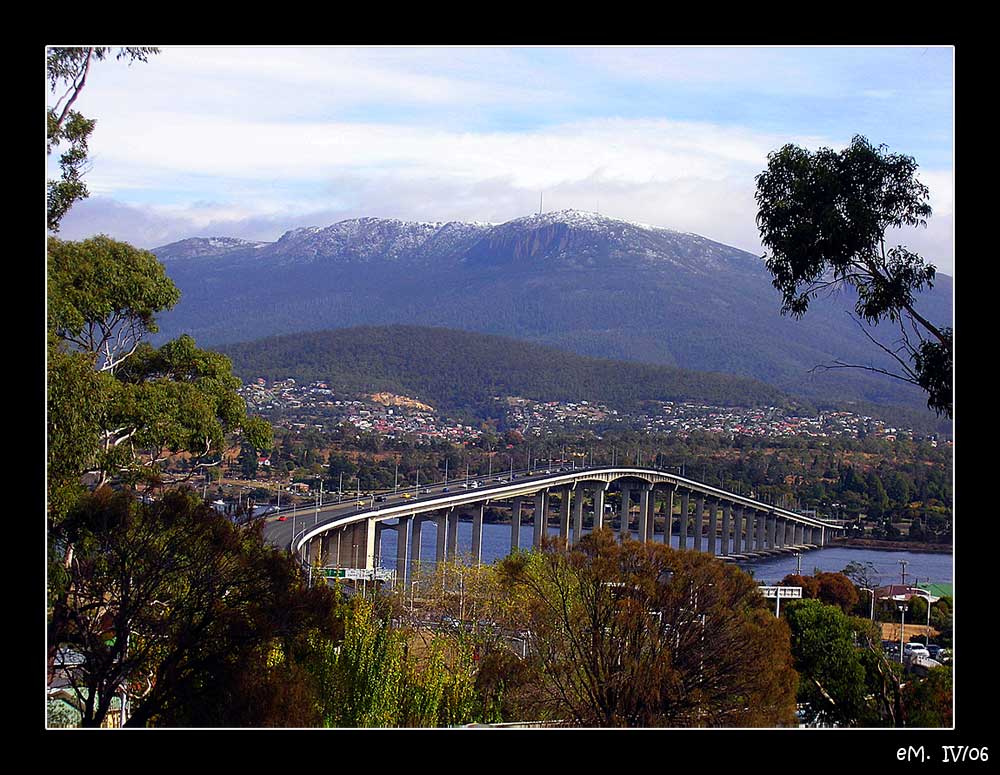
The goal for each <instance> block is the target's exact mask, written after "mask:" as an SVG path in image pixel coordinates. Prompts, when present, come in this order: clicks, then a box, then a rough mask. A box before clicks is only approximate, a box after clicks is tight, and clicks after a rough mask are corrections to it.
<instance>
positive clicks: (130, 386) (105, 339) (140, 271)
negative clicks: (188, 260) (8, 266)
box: [47, 235, 271, 484]
mask: <svg viewBox="0 0 1000 775" xmlns="http://www.w3.org/2000/svg"><path fill="white" fill-rule="evenodd" d="M179 298H180V294H179V292H178V291H177V288H176V287H175V286H174V284H173V282H172V281H171V280H170V279H169V278H168V277H167V276H166V273H165V271H164V268H163V265H162V264H160V263H159V262H158V261H157V260H156V257H155V256H154V255H153V254H152V253H149V252H148V251H144V250H139V249H137V248H134V247H132V246H131V245H129V244H127V243H123V242H118V241H115V240H112V239H110V238H109V237H106V236H103V235H102V236H99V237H95V238H93V239H89V240H83V241H81V242H66V241H63V240H59V239H56V238H54V237H51V238H49V242H48V310H47V317H48V329H49V359H50V364H51V365H50V374H49V376H50V382H53V383H55V384H58V383H59V381H60V380H63V379H69V378H70V377H69V375H70V374H74V375H75V376H74V377H73V379H74V384H75V385H78V386H81V387H85V388H86V392H87V394H88V396H89V397H90V399H91V401H90V402H89V403H88V406H87V407H86V409H85V410H84V409H83V408H82V407H81V405H80V398H79V397H77V396H75V395H74V394H73V392H72V391H67V392H63V391H52V390H50V394H49V412H50V415H51V416H52V417H54V418H56V419H63V418H65V417H67V416H69V415H72V414H73V413H74V412H76V413H77V415H79V414H80V413H81V412H84V411H85V412H86V413H87V414H88V416H89V421H90V422H91V423H96V425H97V426H99V430H98V432H97V436H98V443H97V445H96V448H95V449H93V450H92V451H91V453H92V454H91V455H90V457H89V459H87V460H84V458H86V455H82V454H81V455H75V456H74V459H78V462H80V463H84V464H85V468H84V469H82V470H80V471H78V472H77V475H79V473H82V472H83V470H89V471H91V472H92V473H94V474H95V475H96V476H97V478H98V484H102V483H106V482H109V481H112V480H114V479H118V478H122V477H125V478H131V479H132V480H135V479H136V478H137V477H142V476H146V477H149V476H152V477H153V478H154V479H155V478H157V476H158V474H157V472H156V470H155V467H156V465H157V464H158V463H160V462H161V461H162V460H163V459H165V457H167V456H168V455H171V454H177V453H178V452H189V453H191V454H192V460H191V466H190V468H189V474H188V478H190V476H193V475H194V474H195V473H197V472H199V471H200V470H201V469H202V468H203V467H205V466H208V465H218V462H219V454H220V453H221V451H222V448H223V445H224V438H225V436H226V434H229V433H233V432H236V431H242V433H243V437H244V439H245V441H246V443H247V445H248V446H252V447H254V448H256V449H257V450H262V449H266V448H268V447H269V446H270V444H271V434H270V428H269V426H268V425H267V424H266V423H264V422H263V421H261V420H259V419H256V418H248V417H247V416H246V404H245V402H244V401H243V399H242V398H240V396H239V395H238V393H237V392H236V391H237V389H238V388H239V386H240V381H239V379H237V378H236V377H234V376H233V375H232V374H231V364H230V361H229V360H228V359H227V358H226V357H224V356H222V355H219V354H217V353H212V352H209V351H205V350H200V349H198V348H197V347H195V344H194V340H193V339H191V338H190V337H189V336H181V337H180V338H178V339H177V340H174V341H173V342H168V343H167V344H165V345H163V346H162V347H160V348H159V349H157V348H154V347H152V346H151V345H149V344H148V343H147V342H145V341H144V337H145V336H147V335H148V334H150V333H155V332H156V331H157V330H158V329H157V326H156V320H155V316H156V315H157V314H158V313H160V312H163V311H165V310H168V309H170V308H171V307H172V306H173V305H174V304H176V302H177V300H178V299H179ZM84 363H89V365H90V367H91V368H92V369H93V370H94V371H96V372H97V376H96V377H94V376H90V377H84V375H83V374H81V373H80V369H81V367H82V364H84ZM52 366H54V367H55V369H54V370H53V369H52ZM74 407H75V408H74ZM63 429H64V430H69V429H68V428H66V427H65V423H64V426H63ZM79 430H80V431H81V432H83V431H84V429H83V426H82V425H81V426H80V427H79ZM61 432H63V431H60V430H59V429H54V428H52V425H51V421H50V437H57V436H58V435H59V433H61ZM86 433H87V434H89V438H90V440H91V442H92V441H93V435H94V428H93V427H90V428H89V429H88V430H86ZM52 452H53V450H51V449H50V456H49V460H50V465H54V466H56V467H58V466H59V465H60V463H59V462H58V461H56V460H54V458H53V454H52Z"/></svg>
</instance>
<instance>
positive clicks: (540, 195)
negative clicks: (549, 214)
mask: <svg viewBox="0 0 1000 775" xmlns="http://www.w3.org/2000/svg"><path fill="white" fill-rule="evenodd" d="M542 193H543V192H541V191H539V192H538V214H539V215H541V214H542Z"/></svg>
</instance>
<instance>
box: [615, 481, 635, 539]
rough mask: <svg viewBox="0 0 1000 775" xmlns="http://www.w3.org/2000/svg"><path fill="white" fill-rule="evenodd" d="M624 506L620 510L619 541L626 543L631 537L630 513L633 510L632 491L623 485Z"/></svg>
mask: <svg viewBox="0 0 1000 775" xmlns="http://www.w3.org/2000/svg"><path fill="white" fill-rule="evenodd" d="M621 493H622V505H621V509H620V510H619V523H618V540H619V541H624V540H625V538H626V537H627V536H628V535H629V512H630V511H631V510H632V491H631V489H629V488H628V487H626V486H625V485H621Z"/></svg>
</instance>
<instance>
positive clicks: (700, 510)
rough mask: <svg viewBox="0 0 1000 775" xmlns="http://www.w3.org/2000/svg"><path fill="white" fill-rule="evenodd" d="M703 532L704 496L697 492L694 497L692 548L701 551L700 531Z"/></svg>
mask: <svg viewBox="0 0 1000 775" xmlns="http://www.w3.org/2000/svg"><path fill="white" fill-rule="evenodd" d="M704 532H705V496H704V495H702V494H701V493H698V494H697V495H696V496H695V499H694V549H695V550H696V551H699V552H700V551H701V547H702V545H703V544H702V533H704Z"/></svg>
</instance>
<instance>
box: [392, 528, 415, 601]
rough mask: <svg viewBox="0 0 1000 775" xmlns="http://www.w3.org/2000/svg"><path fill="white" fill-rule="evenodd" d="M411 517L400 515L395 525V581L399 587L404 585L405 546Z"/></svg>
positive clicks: (408, 540) (405, 571)
mask: <svg viewBox="0 0 1000 775" xmlns="http://www.w3.org/2000/svg"><path fill="white" fill-rule="evenodd" d="M412 524H413V517H412V516H409V517H400V518H399V523H398V524H397V525H396V583H397V584H398V585H399V588H400V589H403V588H404V587H405V586H406V573H407V570H408V568H407V567H406V548H407V547H408V546H409V544H410V527H411V526H412Z"/></svg>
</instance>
